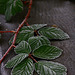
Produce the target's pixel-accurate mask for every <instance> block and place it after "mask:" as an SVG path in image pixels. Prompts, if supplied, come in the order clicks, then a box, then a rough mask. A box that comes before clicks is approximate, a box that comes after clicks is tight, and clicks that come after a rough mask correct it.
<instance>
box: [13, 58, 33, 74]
mask: <svg viewBox="0 0 75 75" xmlns="http://www.w3.org/2000/svg"><path fill="white" fill-rule="evenodd" d="M12 75H33V61H32V60H31V59H29V58H27V59H25V60H23V61H22V62H21V63H19V64H18V65H17V66H16V67H14V69H13V70H12Z"/></svg>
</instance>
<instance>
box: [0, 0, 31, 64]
mask: <svg viewBox="0 0 75 75" xmlns="http://www.w3.org/2000/svg"><path fill="white" fill-rule="evenodd" d="M31 6H32V0H30V1H29V9H28V13H27V15H26V17H25V19H24V20H23V21H22V23H21V24H20V25H19V27H18V28H17V30H16V33H15V35H14V39H13V42H12V45H11V46H10V47H9V48H8V50H7V51H6V53H5V54H4V55H3V57H2V59H1V60H0V64H1V62H2V61H3V60H4V58H5V57H6V55H7V54H8V53H9V51H10V50H11V49H12V48H13V47H15V46H14V45H15V42H16V38H17V35H18V32H19V30H20V29H21V27H22V26H23V25H24V23H26V22H27V19H28V17H29V15H30V11H31Z"/></svg>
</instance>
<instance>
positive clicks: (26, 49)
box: [14, 41, 31, 54]
mask: <svg viewBox="0 0 75 75" xmlns="http://www.w3.org/2000/svg"><path fill="white" fill-rule="evenodd" d="M14 51H15V52H16V53H17V54H20V53H26V54H29V53H30V52H31V47H30V45H29V44H28V43H27V42H26V41H21V42H20V43H19V44H18V45H17V46H16V48H15V49H14Z"/></svg>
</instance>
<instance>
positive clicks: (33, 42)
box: [28, 36, 50, 50]
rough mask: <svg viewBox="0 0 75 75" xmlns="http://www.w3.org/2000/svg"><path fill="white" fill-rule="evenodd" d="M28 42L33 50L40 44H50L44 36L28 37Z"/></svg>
mask: <svg viewBox="0 0 75 75" xmlns="http://www.w3.org/2000/svg"><path fill="white" fill-rule="evenodd" d="M28 43H29V44H30V46H31V49H32V50H35V49H36V48H38V47H40V46H42V45H50V41H49V40H48V39H47V38H46V37H44V36H36V37H30V38H29V39H28Z"/></svg>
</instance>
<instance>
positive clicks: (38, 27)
mask: <svg viewBox="0 0 75 75" xmlns="http://www.w3.org/2000/svg"><path fill="white" fill-rule="evenodd" d="M44 26H47V24H33V25H31V27H33V29H34V30H38V29H40V28H42V27H44Z"/></svg>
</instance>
